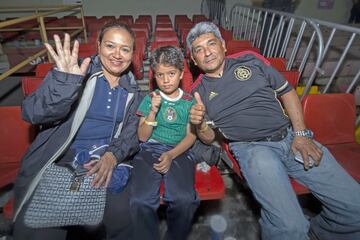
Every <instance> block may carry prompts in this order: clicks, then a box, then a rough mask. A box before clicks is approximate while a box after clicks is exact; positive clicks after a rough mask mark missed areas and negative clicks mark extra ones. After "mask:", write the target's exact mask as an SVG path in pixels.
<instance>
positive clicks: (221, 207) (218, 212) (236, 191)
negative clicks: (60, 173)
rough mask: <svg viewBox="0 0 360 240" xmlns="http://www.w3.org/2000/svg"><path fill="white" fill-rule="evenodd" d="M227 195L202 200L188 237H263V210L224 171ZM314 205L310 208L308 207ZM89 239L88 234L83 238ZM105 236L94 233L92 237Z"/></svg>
mask: <svg viewBox="0 0 360 240" xmlns="http://www.w3.org/2000/svg"><path fill="white" fill-rule="evenodd" d="M223 172H224V174H223V175H222V177H223V180H224V184H225V197H224V198H223V199H222V200H219V201H202V202H201V204H200V207H199V209H198V211H197V212H196V215H195V218H194V224H193V227H192V231H191V234H190V236H189V239H188V240H207V239H209V240H260V230H259V224H258V222H257V220H258V217H259V213H260V209H259V206H258V204H257V203H256V201H255V200H254V198H253V197H252V194H251V192H250V191H249V189H248V188H247V187H246V185H245V184H244V183H243V182H241V181H240V180H239V178H238V177H237V176H236V175H235V174H231V173H229V172H228V171H227V170H225V171H224V170H223ZM299 200H300V203H301V205H302V206H303V207H304V208H303V209H304V212H305V214H306V215H309V216H311V215H314V214H315V213H316V212H317V211H318V210H319V206H318V204H317V202H316V201H315V200H314V199H313V198H312V197H311V196H310V195H305V196H300V197H299ZM309 206H311V208H309ZM164 210H165V209H164V208H160V210H159V216H160V219H161V221H160V232H161V235H162V236H164V235H165V232H166V222H165V216H164V215H165V211H164ZM11 239H12V237H11V233H10V232H9V222H8V221H6V220H4V219H3V218H2V216H1V215H0V240H11ZM81 239H87V240H90V239H89V237H88V236H87V237H85V238H81ZM95 239H96V240H99V239H102V237H101V235H99V234H93V235H91V240H95Z"/></svg>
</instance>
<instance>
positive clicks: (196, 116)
mask: <svg viewBox="0 0 360 240" xmlns="http://www.w3.org/2000/svg"><path fill="white" fill-rule="evenodd" d="M194 97H195V100H196V104H194V105H193V106H192V107H191V110H190V122H191V123H192V124H194V125H200V124H201V123H202V122H203V121H204V115H205V112H206V108H205V105H204V103H203V101H202V100H201V97H200V95H199V93H198V92H195V93H194Z"/></svg>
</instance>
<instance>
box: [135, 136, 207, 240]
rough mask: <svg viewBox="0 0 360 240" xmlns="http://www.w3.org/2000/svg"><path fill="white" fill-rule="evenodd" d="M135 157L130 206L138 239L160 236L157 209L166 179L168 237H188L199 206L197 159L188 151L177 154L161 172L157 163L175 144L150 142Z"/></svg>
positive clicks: (152, 239)
mask: <svg viewBox="0 0 360 240" xmlns="http://www.w3.org/2000/svg"><path fill="white" fill-rule="evenodd" d="M140 146H141V150H140V152H139V153H138V154H137V155H136V156H135V157H134V160H133V161H132V163H133V166H134V168H133V170H132V184H131V197H130V209H131V215H132V220H133V229H134V238H133V239H134V240H143V239H146V240H158V239H160V233H159V222H158V214H157V209H158V208H159V205H160V185H161V182H162V181H163V183H164V195H163V201H164V203H165V204H166V205H167V209H166V222H167V232H166V237H165V239H167V240H185V239H187V236H188V234H189V233H190V230H191V225H192V220H193V216H194V213H195V211H196V209H197V208H198V206H199V203H200V201H199V198H198V195H197V193H196V191H195V188H194V184H195V163H194V160H193V159H191V158H189V157H188V153H187V152H184V153H182V154H180V155H179V156H178V157H176V158H175V159H174V160H173V161H172V164H171V167H170V169H169V171H168V172H167V173H166V174H160V173H159V172H157V171H156V170H155V169H154V167H153V164H154V163H158V159H159V157H160V155H161V154H162V153H163V152H166V151H168V150H170V149H171V148H172V147H169V146H167V145H164V144H161V143H154V142H146V143H143V144H141V145H140Z"/></svg>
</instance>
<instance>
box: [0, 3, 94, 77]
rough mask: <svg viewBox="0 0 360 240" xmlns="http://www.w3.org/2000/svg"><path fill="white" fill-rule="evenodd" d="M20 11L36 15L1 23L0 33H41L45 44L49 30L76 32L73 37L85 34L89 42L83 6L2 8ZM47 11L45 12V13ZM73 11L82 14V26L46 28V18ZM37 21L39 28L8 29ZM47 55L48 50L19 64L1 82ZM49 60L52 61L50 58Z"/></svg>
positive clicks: (0, 9)
mask: <svg viewBox="0 0 360 240" xmlns="http://www.w3.org/2000/svg"><path fill="white" fill-rule="evenodd" d="M16 9H18V11H19V12H29V11H34V12H36V13H35V14H32V15H29V16H23V17H19V18H15V19H11V20H7V21H3V22H0V32H6V31H10V32H13V31H40V36H41V40H42V42H43V43H45V42H48V38H47V33H46V31H47V30H74V31H73V32H71V33H70V36H71V37H74V36H76V35H78V34H79V33H81V32H83V34H84V40H85V42H87V32H86V27H85V19H84V12H83V8H82V5H80V4H74V5H62V6H42V7H40V6H34V7H7V8H0V12H13V11H16ZM43 11H45V12H43ZM68 11H72V12H74V13H80V15H81V20H82V26H75V27H46V23H45V21H44V17H47V16H51V15H54V14H57V13H63V12H68ZM35 19H36V20H37V22H38V27H36V28H6V29H5V27H8V26H11V25H14V24H19V23H24V22H27V21H31V20H35ZM46 53H47V51H46V49H42V50H40V51H39V52H37V53H35V54H33V55H31V56H29V57H28V58H27V59H25V60H24V61H22V62H20V63H18V64H17V65H16V66H13V67H12V68H11V69H9V70H8V71H6V72H4V73H3V74H1V75H0V81H1V80H3V79H5V78H6V77H8V76H10V75H11V74H13V73H15V72H16V71H18V70H19V69H21V68H23V67H24V66H26V65H27V64H29V63H30V62H31V61H33V60H34V59H37V58H38V57H41V56H43V55H45V54H46ZM48 59H49V60H50V61H51V58H50V56H48Z"/></svg>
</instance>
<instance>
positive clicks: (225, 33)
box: [219, 27, 252, 47]
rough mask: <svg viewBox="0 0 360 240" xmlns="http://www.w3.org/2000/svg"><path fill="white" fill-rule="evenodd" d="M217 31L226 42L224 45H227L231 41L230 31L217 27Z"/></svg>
mask: <svg viewBox="0 0 360 240" xmlns="http://www.w3.org/2000/svg"><path fill="white" fill-rule="evenodd" d="M219 30H220V33H221V36H222V37H223V39H224V40H225V42H226V45H228V43H229V41H232V40H233V32H232V31H231V30H226V29H225V28H223V27H219ZM243 41H245V40H243ZM250 44H251V42H250ZM250 47H252V44H251V45H250Z"/></svg>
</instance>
